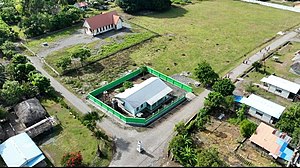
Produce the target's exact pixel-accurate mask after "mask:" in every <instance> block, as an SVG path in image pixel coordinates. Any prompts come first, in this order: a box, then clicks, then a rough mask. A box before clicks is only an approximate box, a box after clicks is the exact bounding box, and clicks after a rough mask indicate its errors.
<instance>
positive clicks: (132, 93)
mask: <svg viewBox="0 0 300 168" xmlns="http://www.w3.org/2000/svg"><path fill="white" fill-rule="evenodd" d="M171 92H172V89H171V88H170V87H169V86H167V85H166V84H165V83H164V82H163V81H162V80H161V79H159V78H158V77H151V78H149V79H147V80H145V81H144V82H142V83H140V84H135V85H134V86H133V87H132V88H128V89H126V90H125V91H124V92H122V93H119V94H117V95H115V96H114V98H115V100H117V102H118V106H119V107H120V108H121V109H122V110H124V111H126V112H128V113H129V114H131V115H133V116H135V115H136V114H138V113H140V112H141V111H143V110H144V109H147V110H149V111H152V110H155V109H157V108H158V107H159V106H160V105H161V104H162V103H164V102H165V101H166V100H167V99H168V98H169V95H168V94H169V93H171Z"/></svg>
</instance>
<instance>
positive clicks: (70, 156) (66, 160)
mask: <svg viewBox="0 0 300 168" xmlns="http://www.w3.org/2000/svg"><path fill="white" fill-rule="evenodd" d="M82 160H83V159H82V155H81V153H80V151H79V152H77V153H76V152H70V153H67V154H65V155H64V156H63V158H62V160H61V165H62V166H63V167H82V166H83V165H82Z"/></svg>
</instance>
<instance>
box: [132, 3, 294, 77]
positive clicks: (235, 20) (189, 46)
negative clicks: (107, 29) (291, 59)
mask: <svg viewBox="0 0 300 168" xmlns="http://www.w3.org/2000/svg"><path fill="white" fill-rule="evenodd" d="M194 2H195V3H194V4H191V5H186V6H177V7H173V8H172V9H171V10H169V11H167V12H164V13H152V14H147V15H144V16H134V17H133V18H132V19H131V21H132V22H134V23H136V24H139V25H141V26H144V27H147V28H149V29H151V30H153V31H155V32H158V33H159V34H161V35H162V37H159V38H155V39H153V40H152V42H149V43H147V44H144V45H143V46H142V47H141V48H139V49H138V50H136V51H134V52H133V53H131V54H130V57H131V58H132V59H133V60H135V61H136V63H137V64H138V65H139V64H145V63H146V64H148V65H150V66H152V67H153V68H155V69H157V70H159V71H161V72H164V73H166V74H167V75H172V74H174V73H180V72H182V71H186V70H188V71H193V70H194V68H195V67H196V65H197V64H198V63H200V62H201V61H203V60H207V61H208V62H209V63H210V64H211V65H212V66H213V68H214V69H215V70H216V71H217V72H218V73H219V74H220V75H224V74H226V73H227V72H228V71H230V70H231V69H232V68H234V67H235V66H237V65H238V64H240V63H241V62H242V60H243V59H245V56H244V55H245V54H247V53H249V52H251V51H252V50H254V49H255V48H257V47H258V46H259V45H261V44H262V43H264V42H266V41H267V40H269V39H271V38H272V37H273V36H275V35H276V33H277V32H279V31H284V30H285V29H287V28H290V27H292V26H295V25H296V24H299V23H300V15H299V14H298V13H293V12H288V11H283V10H278V9H274V8H269V7H264V6H260V5H256V4H250V3H244V2H239V1H233V0H218V1H201V2H200V1H194ZM246 56H248V55H246ZM174 63H177V65H176V66H175V64H174ZM167 67H168V68H169V70H167Z"/></svg>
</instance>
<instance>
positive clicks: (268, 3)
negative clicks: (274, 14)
mask: <svg viewBox="0 0 300 168" xmlns="http://www.w3.org/2000/svg"><path fill="white" fill-rule="evenodd" d="M241 1H243V2H250V3H255V4H260V5H264V6H269V7H272V8H277V9H282V10H288V11H292V12H298V13H300V8H294V7H291V6H285V5H280V4H275V3H270V2H263V1H257V0H241Z"/></svg>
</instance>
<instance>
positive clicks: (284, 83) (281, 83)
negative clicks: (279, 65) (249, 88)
mask: <svg viewBox="0 0 300 168" xmlns="http://www.w3.org/2000/svg"><path fill="white" fill-rule="evenodd" d="M260 81H261V82H265V83H268V84H271V85H274V86H276V87H279V88H281V89H284V90H287V91H289V92H292V93H294V94H297V93H298V91H299V89H300V85H299V84H297V83H294V82H291V81H288V80H285V79H283V78H280V77H278V76H274V75H270V76H268V77H264V78H262V79H261V80H260Z"/></svg>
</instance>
